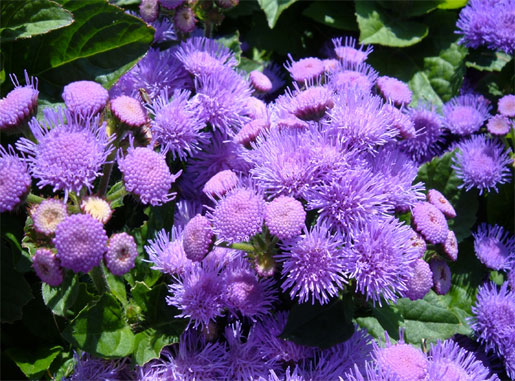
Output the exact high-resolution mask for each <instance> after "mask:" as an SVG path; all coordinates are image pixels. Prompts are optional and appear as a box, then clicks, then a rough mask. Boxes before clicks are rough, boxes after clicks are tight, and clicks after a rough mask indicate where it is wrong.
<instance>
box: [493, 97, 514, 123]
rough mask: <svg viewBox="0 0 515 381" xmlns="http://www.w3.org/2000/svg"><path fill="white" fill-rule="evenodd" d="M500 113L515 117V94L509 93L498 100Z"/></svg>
mask: <svg viewBox="0 0 515 381" xmlns="http://www.w3.org/2000/svg"><path fill="white" fill-rule="evenodd" d="M497 110H498V111H499V114H501V115H503V116H507V117H510V118H515V95H513V94H508V95H505V96H504V97H502V98H501V99H499V101H498V102H497Z"/></svg>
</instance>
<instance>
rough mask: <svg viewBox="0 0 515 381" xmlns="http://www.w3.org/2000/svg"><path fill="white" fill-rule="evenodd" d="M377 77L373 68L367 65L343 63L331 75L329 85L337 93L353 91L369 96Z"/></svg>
mask: <svg viewBox="0 0 515 381" xmlns="http://www.w3.org/2000/svg"><path fill="white" fill-rule="evenodd" d="M377 76H378V74H377V72H376V71H375V70H374V69H373V68H372V66H370V65H368V64H366V63H361V64H359V65H355V64H351V63H349V62H343V63H340V64H339V65H338V66H337V67H336V68H335V69H333V71H332V72H331V73H329V85H330V86H331V87H332V88H333V89H334V90H336V91H337V92H341V91H349V90H353V91H357V92H361V93H364V94H369V93H370V91H371V90H372V88H373V87H374V85H375V83H376V80H377Z"/></svg>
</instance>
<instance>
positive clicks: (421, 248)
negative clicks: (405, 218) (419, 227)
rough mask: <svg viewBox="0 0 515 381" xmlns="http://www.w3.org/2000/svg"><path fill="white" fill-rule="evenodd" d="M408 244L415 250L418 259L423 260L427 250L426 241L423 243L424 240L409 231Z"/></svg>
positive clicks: (417, 234) (412, 231) (413, 231)
mask: <svg viewBox="0 0 515 381" xmlns="http://www.w3.org/2000/svg"><path fill="white" fill-rule="evenodd" d="M410 229H411V228H410ZM410 244H411V246H412V247H413V248H416V249H417V252H418V258H423V257H424V254H425V253H426V249H427V244H426V241H424V238H423V237H422V236H421V235H420V234H419V233H417V232H416V231H415V230H413V229H411V237H410Z"/></svg>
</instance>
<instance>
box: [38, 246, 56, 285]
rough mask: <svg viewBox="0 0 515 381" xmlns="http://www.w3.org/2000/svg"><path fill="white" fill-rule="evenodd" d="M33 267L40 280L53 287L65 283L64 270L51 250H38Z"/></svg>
mask: <svg viewBox="0 0 515 381" xmlns="http://www.w3.org/2000/svg"><path fill="white" fill-rule="evenodd" d="M32 266H33V267H34V271H36V274H38V277H39V279H41V280H42V281H43V282H45V283H47V284H49V285H50V286H52V287H57V286H59V285H60V284H61V283H62V282H63V269H62V268H61V265H60V264H59V260H58V259H57V257H56V255H55V253H54V252H52V251H51V250H49V249H42V248H40V249H37V250H36V253H35V254H34V257H33V258H32Z"/></svg>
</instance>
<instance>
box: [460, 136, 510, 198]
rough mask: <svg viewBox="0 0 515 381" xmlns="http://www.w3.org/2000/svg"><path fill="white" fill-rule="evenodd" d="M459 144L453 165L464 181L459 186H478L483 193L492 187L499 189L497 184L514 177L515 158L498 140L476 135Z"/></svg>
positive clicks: (467, 187) (480, 192)
mask: <svg viewBox="0 0 515 381" xmlns="http://www.w3.org/2000/svg"><path fill="white" fill-rule="evenodd" d="M457 148H458V149H459V151H458V152H457V153H456V155H455V156H454V158H453V160H452V161H453V165H452V168H453V169H454V170H455V171H456V176H458V178H459V179H461V180H462V181H463V183H462V184H460V185H459V186H458V187H459V188H465V189H466V190H467V191H469V190H470V189H472V188H477V189H479V194H480V195H481V194H482V193H483V192H484V191H488V192H489V191H490V190H491V189H493V190H495V191H496V192H497V185H499V184H505V183H508V182H510V181H511V172H510V168H509V165H511V164H512V163H513V160H512V159H511V158H510V157H509V153H508V151H506V150H505V149H504V146H503V145H502V144H501V143H499V142H498V141H495V140H492V139H488V138H486V137H485V136H483V135H474V136H472V137H471V138H469V139H467V140H463V141H462V142H460V143H458V145H457Z"/></svg>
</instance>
